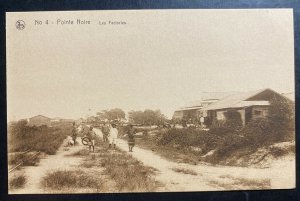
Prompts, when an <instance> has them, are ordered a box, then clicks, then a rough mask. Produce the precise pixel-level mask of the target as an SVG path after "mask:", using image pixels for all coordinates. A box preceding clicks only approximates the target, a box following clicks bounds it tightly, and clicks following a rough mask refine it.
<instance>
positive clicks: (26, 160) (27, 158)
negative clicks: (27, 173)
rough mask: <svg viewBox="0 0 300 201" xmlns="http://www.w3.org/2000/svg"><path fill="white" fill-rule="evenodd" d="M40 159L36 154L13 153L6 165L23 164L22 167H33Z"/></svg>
mask: <svg viewBox="0 0 300 201" xmlns="http://www.w3.org/2000/svg"><path fill="white" fill-rule="evenodd" d="M39 161H40V158H39V157H36V152H33V153H27V154H22V153H14V154H10V155H9V157H8V164H9V165H17V164H19V163H21V162H23V165H24V166H35V165H37V164H38V163H39Z"/></svg>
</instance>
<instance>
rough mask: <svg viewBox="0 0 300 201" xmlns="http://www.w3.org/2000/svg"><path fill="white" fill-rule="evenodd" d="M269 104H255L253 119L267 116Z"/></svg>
mask: <svg viewBox="0 0 300 201" xmlns="http://www.w3.org/2000/svg"><path fill="white" fill-rule="evenodd" d="M268 108H269V107H268V106H253V107H252V119H257V118H265V117H267V116H268Z"/></svg>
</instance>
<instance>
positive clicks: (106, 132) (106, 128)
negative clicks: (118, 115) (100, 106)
mask: <svg viewBox="0 0 300 201" xmlns="http://www.w3.org/2000/svg"><path fill="white" fill-rule="evenodd" d="M101 131H102V134H103V142H108V135H109V132H110V126H109V125H108V123H107V120H105V121H104V125H103V126H102V129H101Z"/></svg>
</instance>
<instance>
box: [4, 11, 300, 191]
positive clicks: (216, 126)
mask: <svg viewBox="0 0 300 201" xmlns="http://www.w3.org/2000/svg"><path fill="white" fill-rule="evenodd" d="M293 24H294V19H293V9H168V10H163V9H158V10H151V9H149V10H94V11H44V12H41V11H39V12H7V13H6V78H7V79H6V80H7V91H6V93H7V158H8V161H7V165H8V183H7V186H8V193H9V194H78V193H128V192H195V191H196V192H199V191H236V190H269V189H294V188H295V187H296V164H295V158H296V157H295V146H296V145H295V64H294V60H295V59H294V26H293Z"/></svg>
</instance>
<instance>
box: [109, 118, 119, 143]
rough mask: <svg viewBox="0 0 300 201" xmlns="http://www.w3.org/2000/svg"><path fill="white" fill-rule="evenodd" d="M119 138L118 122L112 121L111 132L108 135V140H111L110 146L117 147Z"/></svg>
mask: <svg viewBox="0 0 300 201" xmlns="http://www.w3.org/2000/svg"><path fill="white" fill-rule="evenodd" d="M117 138H118V129H117V128H116V124H114V123H112V124H111V128H110V132H109V136H108V141H109V147H108V148H110V147H111V146H113V147H114V148H116V142H117Z"/></svg>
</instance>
